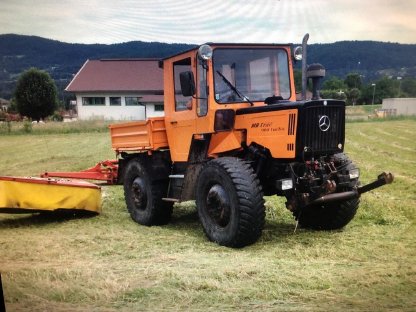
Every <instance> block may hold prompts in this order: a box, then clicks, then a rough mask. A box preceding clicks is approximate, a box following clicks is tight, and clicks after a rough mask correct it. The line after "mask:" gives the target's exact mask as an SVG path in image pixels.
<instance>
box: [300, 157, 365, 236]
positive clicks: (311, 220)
mask: <svg viewBox="0 0 416 312" xmlns="http://www.w3.org/2000/svg"><path fill="white" fill-rule="evenodd" d="M334 164H335V166H336V167H337V169H338V170H339V171H343V172H344V173H345V172H348V171H349V170H352V169H355V168H356V166H355V165H354V163H353V162H352V161H351V160H349V159H348V157H347V156H346V155H345V154H342V153H340V154H336V155H335V156H334ZM358 184H359V181H358V179H354V180H352V181H351V182H350V185H349V186H348V187H344V188H342V189H341V190H338V191H340V192H343V191H351V190H352V189H353V188H354V187H356V186H357V185H358ZM359 203H360V199H359V198H353V199H350V200H345V201H342V202H334V203H327V204H324V205H316V206H307V207H305V208H303V209H301V210H299V211H295V212H294V215H295V218H296V219H297V220H298V221H299V225H300V226H301V227H303V228H310V229H314V230H337V229H341V228H343V227H344V226H346V225H347V224H348V223H349V222H350V221H351V220H352V219H353V218H354V216H355V214H356V212H357V209H358V206H359Z"/></svg>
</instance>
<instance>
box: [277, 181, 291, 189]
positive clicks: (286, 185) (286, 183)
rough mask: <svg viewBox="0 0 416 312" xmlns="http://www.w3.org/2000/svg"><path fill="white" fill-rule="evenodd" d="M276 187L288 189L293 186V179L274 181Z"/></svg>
mask: <svg viewBox="0 0 416 312" xmlns="http://www.w3.org/2000/svg"><path fill="white" fill-rule="evenodd" d="M276 187H277V189H279V190H281V191H286V190H290V189H292V188H293V181H292V179H282V180H277V181H276Z"/></svg>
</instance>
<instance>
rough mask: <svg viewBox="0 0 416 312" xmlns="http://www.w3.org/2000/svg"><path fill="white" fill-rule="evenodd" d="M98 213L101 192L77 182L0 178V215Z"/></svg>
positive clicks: (99, 189)
mask: <svg viewBox="0 0 416 312" xmlns="http://www.w3.org/2000/svg"><path fill="white" fill-rule="evenodd" d="M57 210H60V211H72V210H73V211H76V210H84V211H91V212H95V213H100V212H101V188H100V187H99V186H98V185H95V184H92V183H89V182H85V181H79V180H65V179H51V178H35V177H4V176H3V177H1V176H0V212H6V213H22V212H29V213H31V212H42V211H57Z"/></svg>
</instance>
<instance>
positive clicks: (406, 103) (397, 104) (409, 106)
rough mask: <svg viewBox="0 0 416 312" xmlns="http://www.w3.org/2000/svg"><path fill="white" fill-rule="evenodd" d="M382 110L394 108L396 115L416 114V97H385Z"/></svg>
mask: <svg viewBox="0 0 416 312" xmlns="http://www.w3.org/2000/svg"><path fill="white" fill-rule="evenodd" d="M381 109H382V110H393V111H394V114H395V115H416V98H391V99H383V104H382V106H381Z"/></svg>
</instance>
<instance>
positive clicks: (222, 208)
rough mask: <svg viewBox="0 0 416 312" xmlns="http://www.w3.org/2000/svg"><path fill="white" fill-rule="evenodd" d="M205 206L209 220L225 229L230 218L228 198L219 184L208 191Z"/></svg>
mask: <svg viewBox="0 0 416 312" xmlns="http://www.w3.org/2000/svg"><path fill="white" fill-rule="evenodd" d="M206 204H207V212H208V215H209V216H210V218H211V219H212V220H213V221H214V222H215V223H216V224H217V225H219V226H220V227H226V226H227V225H228V223H229V222H230V217H231V207H230V198H229V196H228V194H227V192H226V191H225V189H224V188H223V187H222V186H221V185H220V184H215V185H213V186H212V187H211V188H210V189H209V191H208V194H207V198H206Z"/></svg>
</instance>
